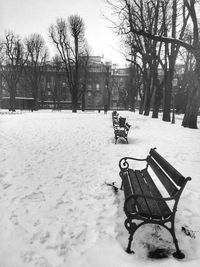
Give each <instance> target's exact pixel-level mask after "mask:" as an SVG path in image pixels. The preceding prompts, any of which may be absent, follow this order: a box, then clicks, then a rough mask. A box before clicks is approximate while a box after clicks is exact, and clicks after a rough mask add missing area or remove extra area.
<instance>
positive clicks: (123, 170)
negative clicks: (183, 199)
mask: <svg viewBox="0 0 200 267" xmlns="http://www.w3.org/2000/svg"><path fill="white" fill-rule="evenodd" d="M152 159H153V160H154V164H155V163H156V164H157V162H156V159H158V160H159V161H161V162H162V161H163V162H164V164H165V165H166V166H167V169H166V170H165V171H167V172H169V173H167V175H168V177H169V178H171V179H172V180H173V182H174V181H175V182H177V183H176V184H175V185H176V187H177V190H176V191H175V193H174V194H172V196H169V197H155V196H151V195H147V194H146V195H144V194H134V189H133V188H131V187H132V182H130V183H129V185H128V186H129V187H130V188H129V189H130V190H132V191H131V192H132V193H131V195H130V196H128V197H127V198H126V196H125V202H124V212H125V214H126V216H127V219H126V220H125V222H124V225H125V227H126V229H127V230H128V232H129V242H128V247H127V249H126V251H127V252H128V253H134V251H132V250H131V243H132V240H133V235H134V233H135V232H136V230H137V229H138V228H139V227H141V226H142V225H144V224H157V225H160V226H163V227H164V228H165V229H167V230H168V231H169V232H170V233H171V235H172V237H173V242H174V244H175V248H176V252H174V253H173V256H174V257H176V258H179V259H182V258H184V257H185V255H184V254H183V253H182V252H181V250H180V249H179V245H178V240H177V238H176V235H175V226H174V224H175V214H176V211H177V206H178V202H179V199H180V196H181V194H182V192H183V189H184V187H185V185H186V183H187V182H188V181H190V180H191V178H190V177H187V178H185V177H183V176H182V175H181V174H180V173H179V172H178V171H177V170H176V169H175V168H174V167H173V166H171V165H170V164H169V163H168V162H167V161H166V160H165V159H164V158H163V157H162V156H160V155H159V154H158V153H157V152H156V151H155V148H154V149H151V150H150V152H149V155H148V156H147V158H145V159H137V158H132V157H124V158H122V159H121V160H120V161H119V167H120V173H119V175H120V177H121V179H122V185H121V189H122V188H124V186H123V183H124V181H125V179H129V180H130V179H133V178H130V177H129V172H130V170H131V171H132V172H134V173H135V172H136V171H134V170H132V169H130V168H129V163H128V161H129V160H136V161H146V168H145V169H143V170H141V171H144V170H145V171H146V170H147V169H148V167H149V165H150V162H151V160H152ZM156 168H160V167H159V166H156ZM159 171H160V170H159ZM161 171H162V172H163V170H161ZM154 173H155V175H156V176H157V178H158V179H159V180H160V178H159V177H158V175H157V174H156V172H155V170H154ZM169 174H171V177H170V175H169ZM162 179H163V178H162ZM163 186H165V185H164V184H163ZM129 189H128V190H129ZM157 190H158V191H159V189H158V188H157ZM159 192H160V191H159ZM124 193H126V192H124ZM139 199H140V201H141V199H143V201H146V202H148V201H150V200H155V201H164V202H165V203H167V202H168V201H172V200H173V201H174V205H173V208H172V209H170V210H171V213H170V214H169V215H167V216H168V217H161V218H153V217H147V216H144V215H143V214H141V212H140V211H139V209H138V207H139V205H140V204H139V201H138V200H139ZM130 201H132V202H131V203H132V205H133V203H134V205H135V212H132V211H130V208H129V207H130ZM135 220H139V221H141V222H140V223H139V224H136V223H135ZM169 223H170V224H171V227H169V226H167V224H169Z"/></svg>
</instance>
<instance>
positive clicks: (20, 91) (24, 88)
mask: <svg viewBox="0 0 200 267" xmlns="http://www.w3.org/2000/svg"><path fill="white" fill-rule="evenodd" d="M39 75H40V76H41V77H40V83H39V87H38V88H37V101H38V108H39V109H40V108H41V109H48V108H50V109H53V108H60V109H70V108H71V93H70V89H69V86H68V82H67V78H66V73H65V71H64V69H63V68H59V69H58V68H57V67H56V66H54V65H53V64H51V63H49V64H46V66H45V68H44V69H43V70H42V72H41V73H39ZM27 77H28V74H27V71H26V67H25V71H24V73H23V74H22V75H21V77H20V81H19V82H18V84H17V87H16V92H15V102H16V103H15V106H16V108H20V109H32V108H31V107H32V106H33V105H34V99H35V97H34V94H35V92H34V89H33V86H31V83H30V80H29V79H28V78H27ZM127 80H128V68H118V67H117V66H116V65H115V66H112V64H111V63H110V62H103V59H102V58H101V57H90V58H89V61H88V66H87V72H84V74H83V75H82V76H81V77H80V82H79V100H78V108H83V105H84V109H103V107H104V106H105V105H107V106H108V107H109V108H111V109H119V108H121V109H122V108H126V101H125V100H126V98H127V92H128V88H127ZM9 98H10V94H9V88H8V86H7V83H6V81H5V80H4V78H3V75H2V73H0V108H7V109H9Z"/></svg>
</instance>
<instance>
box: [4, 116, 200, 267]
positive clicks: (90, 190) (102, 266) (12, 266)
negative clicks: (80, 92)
mask: <svg viewBox="0 0 200 267" xmlns="http://www.w3.org/2000/svg"><path fill="white" fill-rule="evenodd" d="M119 114H120V115H121V116H125V117H126V118H127V121H128V122H129V123H130V124H131V125H132V127H131V129H130V131H129V138H128V139H129V144H128V145H127V144H123V143H119V144H116V145H115V144H114V138H113V128H112V119H111V112H108V114H107V115H104V114H103V113H102V112H101V113H97V112H84V113H83V112H78V113H77V114H74V113H71V112H70V111H62V112H51V111H38V112H34V113H31V112H30V113H29V112H17V114H9V113H8V112H7V113H5V112H3V111H1V112H0V267H33V266H36V267H131V266H136V265H137V266H138V267H140V266H158V264H159V267H160V266H161V267H162V266H187V267H194V266H199V265H200V179H199V178H200V170H199V166H200V130H199V129H197V130H193V129H188V128H183V127H182V126H181V118H179V117H176V124H171V123H169V122H163V121H162V120H161V118H159V119H152V118H151V117H150V116H149V117H146V116H141V115H139V114H138V113H137V112H136V113H132V112H128V111H127V112H125V111H123V112H122V111H121V112H119ZM153 147H157V151H158V152H160V153H161V154H162V155H163V156H164V157H166V159H167V160H168V161H169V162H170V163H171V164H172V165H174V166H175V168H177V169H178V170H179V172H181V173H182V174H183V175H184V176H191V177H192V181H191V182H188V184H187V185H186V188H185V190H184V192H183V194H182V197H181V199H180V202H179V205H178V211H177V213H176V224H175V227H176V234H177V237H178V240H179V245H180V248H181V250H182V251H183V252H184V253H185V256H186V257H185V259H183V260H177V259H175V258H173V256H172V253H173V252H174V250H175V248H174V244H173V242H172V238H171V236H170V234H169V233H168V232H167V231H166V230H165V229H158V227H155V226H152V225H145V226H143V227H141V228H140V229H138V231H137V232H136V234H135V235H134V241H133V244H132V245H133V249H134V251H135V254H131V255H129V254H127V253H126V252H125V249H126V246H127V243H128V232H127V230H126V229H125V227H124V220H125V214H124V212H123V192H122V191H119V192H118V193H117V194H115V193H114V191H113V190H112V187H110V186H107V185H106V182H107V183H112V182H115V184H116V186H117V187H120V183H121V180H120V177H119V167H118V162H119V160H120V159H121V158H122V157H124V156H132V157H136V158H144V157H146V156H147V154H148V152H149V150H150V149H151V148H153ZM182 227H185V228H187V227H189V228H188V229H189V235H186V234H185V232H183V231H182V230H181V229H182ZM155 248H165V249H166V250H168V251H169V257H168V258H165V259H162V260H161V259H160V260H158V259H157V260H155V259H150V258H149V257H148V252H149V251H150V250H153V249H155Z"/></svg>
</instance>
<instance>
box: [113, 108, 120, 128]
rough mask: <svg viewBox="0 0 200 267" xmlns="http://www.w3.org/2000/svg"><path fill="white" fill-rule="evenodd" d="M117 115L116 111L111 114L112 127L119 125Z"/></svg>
mask: <svg viewBox="0 0 200 267" xmlns="http://www.w3.org/2000/svg"><path fill="white" fill-rule="evenodd" d="M118 116H119V114H118V113H117V111H116V110H114V111H113V112H112V122H113V127H115V126H116V125H118V124H119V118H118Z"/></svg>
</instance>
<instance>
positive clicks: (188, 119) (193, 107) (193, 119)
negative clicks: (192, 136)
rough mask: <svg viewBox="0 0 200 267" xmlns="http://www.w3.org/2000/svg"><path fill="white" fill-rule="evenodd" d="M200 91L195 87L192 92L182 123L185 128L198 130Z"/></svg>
mask: <svg viewBox="0 0 200 267" xmlns="http://www.w3.org/2000/svg"><path fill="white" fill-rule="evenodd" d="M199 99H200V97H199V90H198V88H196V87H194V88H193V89H192V91H191V92H190V95H189V98H188V103H187V107H186V112H185V115H184V118H183V121H182V126H183V127H188V128H192V129H197V117H198V110H199Z"/></svg>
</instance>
